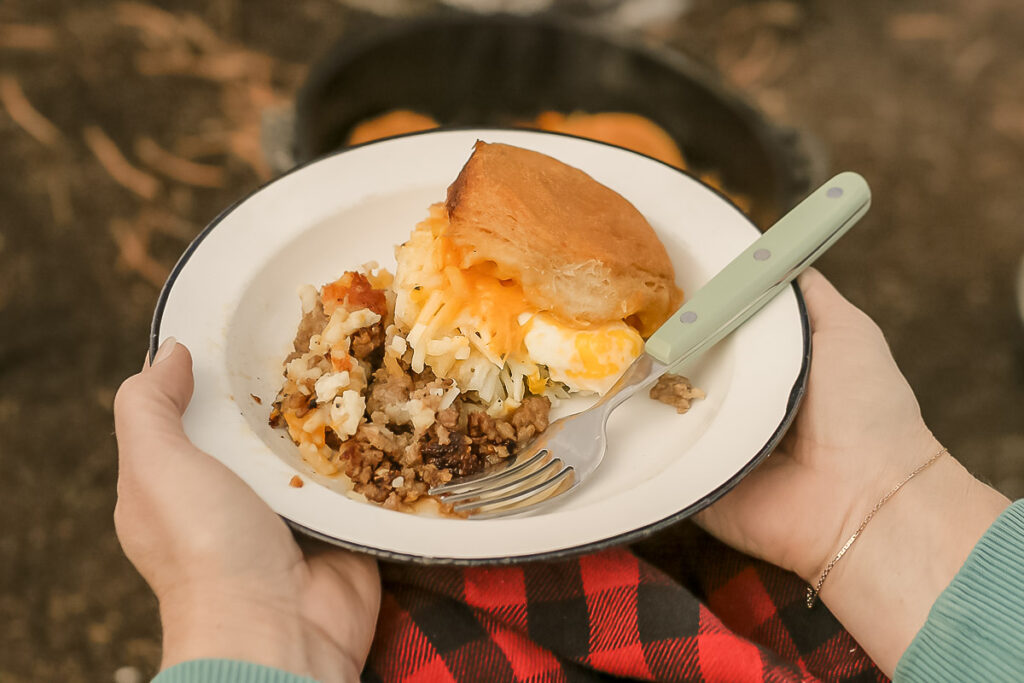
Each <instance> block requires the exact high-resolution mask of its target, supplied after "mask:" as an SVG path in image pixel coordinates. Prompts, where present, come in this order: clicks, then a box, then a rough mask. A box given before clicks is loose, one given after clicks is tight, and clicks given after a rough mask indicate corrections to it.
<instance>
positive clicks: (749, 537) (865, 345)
mask: <svg viewBox="0 0 1024 683" xmlns="http://www.w3.org/2000/svg"><path fill="white" fill-rule="evenodd" d="M800 287H801V289H802V291H803V293H804V298H805V301H806V303H807V310H808V314H809V316H810V320H811V329H812V332H813V346H812V348H813V356H812V360H811V368H810V378H809V380H808V387H807V394H806V396H805V397H804V400H803V404H802V405H801V407H800V411H799V413H798V414H797V417H796V420H795V422H794V424H793V426H792V427H791V428H790V430H789V432H788V433H787V434H786V436H785V438H784V439H783V441H782V443H781V444H780V445H779V447H778V448H776V449H775V451H774V452H773V453H772V455H771V457H769V458H768V459H766V460H765V461H764V462H763V463H762V464H761V465H760V466H759V467H758V468H757V469H756V470H754V471H753V472H752V473H751V474H750V475H749V476H748V477H747V478H746V479H744V480H743V481H742V482H741V483H740V485H738V486H737V487H736V488H735V489H734V490H733V491H730V492H729V494H728V495H727V496H725V497H724V498H723V499H722V500H721V501H720V502H718V503H716V504H715V505H713V506H711V507H710V508H709V509H707V510H705V511H704V512H703V514H701V515H700V517H699V522H700V523H701V524H702V525H703V526H705V527H706V528H707V529H708V530H709V531H711V533H713V534H715V535H716V536H718V537H719V538H721V539H722V540H724V541H725V542H726V543H729V544H730V545H732V546H734V547H736V548H738V549H739V550H742V551H743V552H746V553H748V554H750V555H754V556H755V557H759V558H761V559H764V560H767V561H768V562H771V563H772V564H775V565H778V566H780V567H783V568H785V569H789V570H791V571H794V572H796V573H797V574H799V575H800V576H801V577H803V578H804V579H805V580H807V581H808V582H810V581H811V579H812V577H815V578H816V577H817V574H818V572H820V571H821V568H822V567H823V566H824V563H825V562H826V561H827V559H828V558H829V557H830V556H831V555H832V554H834V552H835V551H836V550H837V549H838V548H839V547H840V546H841V545H842V543H843V541H845V539H846V538H847V537H849V535H850V533H852V531H853V530H854V529H856V525H857V524H859V522H860V520H861V519H862V518H863V517H864V514H865V513H866V512H867V511H868V510H870V509H871V506H872V505H873V504H874V503H875V501H877V500H878V499H879V498H880V497H881V496H882V495H884V493H885V492H886V491H888V490H889V489H891V488H892V486H893V485H894V484H895V483H896V482H897V481H899V480H900V479H902V478H903V477H904V476H906V474H908V473H909V472H911V471H912V470H913V469H914V468H915V467H917V466H918V465H919V464H921V463H922V462H924V461H925V460H927V459H928V457H929V456H931V455H932V454H934V453H935V452H937V451H938V450H939V449H940V448H941V446H940V445H939V444H938V442H937V441H936V440H935V438H934V437H933V436H932V434H931V432H930V431H929V430H928V427H927V426H926V425H925V423H924V420H923V419H922V417H921V410H920V408H919V407H918V403H917V399H916V398H915V397H914V393H913V391H912V390H911V388H910V386H909V385H908V384H907V381H906V380H905V379H904V378H903V375H902V374H901V373H900V371H899V368H897V367H896V363H895V361H894V360H893V358H892V354H891V353H890V352H889V347H888V345H887V344H886V342H885V338H884V337H883V335H882V331H881V330H880V329H879V328H878V326H877V325H875V323H874V322H873V321H872V320H871V319H870V318H868V316H867V315H865V314H864V313H863V312H861V311H860V310H859V309H857V308H856V307H854V306H853V305H852V304H851V303H850V302H848V301H847V300H846V299H844V298H843V297H842V295H840V294H839V292H837V291H836V290H835V288H834V287H833V286H832V284H831V283H830V282H828V280H826V279H825V278H824V276H822V275H821V273H819V272H818V271H816V270H813V269H811V270H808V271H806V272H805V273H804V274H803V275H802V276H801V277H800ZM865 506H866V507H865ZM851 525H852V526H851Z"/></svg>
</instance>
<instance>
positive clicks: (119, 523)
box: [114, 340, 380, 682]
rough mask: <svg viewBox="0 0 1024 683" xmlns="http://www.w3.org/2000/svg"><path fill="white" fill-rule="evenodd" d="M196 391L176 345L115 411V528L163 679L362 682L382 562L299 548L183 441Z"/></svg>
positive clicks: (130, 385)
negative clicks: (136, 578) (151, 619)
mask: <svg viewBox="0 0 1024 683" xmlns="http://www.w3.org/2000/svg"><path fill="white" fill-rule="evenodd" d="M192 388H193V381H192V358H191V355H190V354H189V352H188V350H187V349H186V348H185V347H184V346H182V345H180V344H176V343H175V342H174V341H173V340H168V341H166V342H164V344H163V345H162V346H161V347H160V350H159V351H158V352H157V354H156V358H155V359H154V362H153V364H152V366H150V365H148V364H147V366H146V367H145V368H143V370H142V372H141V373H139V374H137V375H135V376H133V377H130V378H129V379H127V380H126V381H125V382H124V384H122V385H121V388H120V390H119V391H118V393H117V397H116V399H115V401H114V420H115V425H116V431H117V442H118V457H119V471H118V481H117V507H116V509H115V510H114V522H115V526H116V528H117V535H118V538H119V539H120V541H121V545H122V547H123V548H124V552H125V555H127V556H128V559H129V560H131V561H132V563H133V564H134V565H135V567H136V569H138V571H139V573H140V574H141V575H142V577H143V578H144V579H145V580H146V582H147V583H148V584H149V586H150V588H152V590H153V592H154V593H155V594H156V597H157V599H158V600H159V603H160V618H161V622H162V625H163V633H164V636H163V641H164V642H163V646H164V648H163V661H162V664H161V668H167V667H169V666H172V665H174V664H177V663H179V662H183V661H187V660H191V659H199V658H205V657H218V658H226V659H240V660H246V661H251V662H255V663H258V664H263V665H266V666H272V667H277V668H280V669H284V670H287V671H291V672H293V673H296V674H301V675H306V676H311V677H314V678H316V679H317V680H320V681H325V682H326V681H355V680H358V678H359V673H360V671H361V670H362V667H363V664H364V662H365V660H366V656H367V653H368V652H369V649H370V643H371V641H372V639H373V630H374V626H375V623H376V618H377V611H378V608H379V605H380V579H379V577H378V574H377V566H376V563H375V562H374V561H373V560H371V559H370V558H367V557H362V556H359V555H355V554H353V553H350V552H347V551H342V550H337V549H333V548H329V547H326V546H322V545H319V544H315V543H310V544H309V547H306V548H305V551H304V550H303V549H302V548H300V547H299V545H298V543H296V540H295V538H294V537H293V536H292V533H291V531H290V530H289V529H288V527H287V526H286V525H285V523H284V522H283V521H282V520H281V518H280V517H278V516H277V515H276V514H275V513H274V512H273V511H272V510H271V509H270V508H269V507H267V505H266V504H265V503H264V502H263V501H262V500H261V499H260V498H259V497H258V496H257V495H256V494H255V493H254V492H253V491H252V490H251V489H250V488H249V487H248V486H246V485H245V483H244V482H243V481H242V480H241V479H239V478H238V477H237V476H236V475H235V474H234V473H233V472H231V471H230V470H228V469H227V468H226V467H225V466H224V465H222V464H221V463H220V462H218V461H217V460H215V459H213V458H212V457H210V456H209V455H207V454H206V453H203V452H202V451H200V450H199V449H197V448H196V447H195V446H194V445H193V444H192V443H191V442H190V441H189V440H188V437H186V436H185V433H184V431H183V429H182V424H181V416H182V414H183V413H184V411H185V408H186V406H187V405H188V402H189V400H190V399H191V396H192ZM304 547H305V544H304Z"/></svg>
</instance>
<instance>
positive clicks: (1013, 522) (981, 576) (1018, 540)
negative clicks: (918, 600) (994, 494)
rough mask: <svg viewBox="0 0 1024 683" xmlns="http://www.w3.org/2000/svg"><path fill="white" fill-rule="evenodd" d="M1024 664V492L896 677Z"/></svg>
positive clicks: (938, 605) (1009, 675) (969, 676)
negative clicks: (1022, 498) (1023, 498)
mask: <svg viewBox="0 0 1024 683" xmlns="http://www.w3.org/2000/svg"><path fill="white" fill-rule="evenodd" d="M1022 672H1024V500H1019V501H1017V502H1016V503H1014V504H1013V505H1011V506H1010V507H1009V508H1007V509H1006V510H1005V511H1004V512H1003V514H1001V515H1000V516H999V518H998V519H996V521H995V522H994V523H993V524H992V526H991V527H989V528H988V530H987V531H986V532H985V534H984V535H983V536H982V537H981V540H979V541H978V544H977V545H976V546H974V549H973V550H971V554H970V555H968V557H967V561H966V562H964V565H963V567H961V568H960V571H959V572H957V575H956V576H955V577H953V581H952V583H950V584H949V586H948V587H947V588H946V590H945V591H943V592H942V594H941V595H939V599H938V600H936V601H935V604H934V605H932V608H931V611H930V612H929V613H928V620H927V621H926V622H925V624H924V626H923V627H922V628H921V630H920V631H919V632H918V633H917V635H916V636H915V637H914V640H913V641H912V642H911V643H910V647H908V648H907V650H906V652H904V653H903V656H902V657H901V658H900V661H899V663H898V664H897V666H896V673H895V676H894V680H896V681H922V682H927V683H933V682H935V681H966V680H977V681H1010V680H1020V678H1019V677H1020V676H1021V675H1022Z"/></svg>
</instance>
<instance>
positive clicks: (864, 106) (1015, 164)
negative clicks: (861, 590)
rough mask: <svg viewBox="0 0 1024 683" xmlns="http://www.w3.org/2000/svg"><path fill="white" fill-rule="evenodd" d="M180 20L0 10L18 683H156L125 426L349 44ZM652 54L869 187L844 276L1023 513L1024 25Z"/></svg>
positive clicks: (262, 2) (892, 18)
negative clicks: (324, 61)
mask: <svg viewBox="0 0 1024 683" xmlns="http://www.w3.org/2000/svg"><path fill="white" fill-rule="evenodd" d="M157 4H159V6H160V8H161V9H160V10H157V9H156V8H155V6H148V5H141V4H133V3H112V2H106V1H103V0H91V1H90V2H76V1H74V0H5V2H3V3H2V4H0V150H2V152H0V155H2V157H0V472H2V473H3V474H2V475H0V501H2V506H0V510H2V512H0V680H2V681H3V682H4V683H17V682H20V681H57V680H60V681H67V682H69V683H73V682H78V681H110V680H113V678H114V675H115V672H116V671H117V670H118V669H120V668H122V667H134V671H137V672H141V674H142V675H146V676H148V675H150V674H152V673H153V672H154V671H155V667H156V664H157V662H158V657H159V641H158V636H159V632H158V623H157V615H156V605H155V601H154V600H153V598H152V597H151V596H150V594H149V593H148V591H147V589H146V587H145V585H144V584H143V583H142V581H141V579H139V577H138V576H137V575H136V574H135V572H134V570H133V569H132V567H131V566H130V565H129V563H128V562H127V561H126V560H125V559H124V558H123V556H122V555H121V553H120V551H119V548H118V544H117V540H116V538H115V535H114V530H113V524H112V521H111V513H112V510H113V506H114V498H115V480H116V454H115V448H114V439H113V435H112V430H113V427H112V419H111V418H112V416H111V401H112V398H113V395H114V392H115V390H116V388H117V386H118V384H119V382H120V381H121V380H122V379H123V378H124V377H125V376H127V375H128V374H130V373H132V372H134V371H135V370H136V369H137V368H138V367H139V365H140V363H141V362H142V357H143V353H144V349H145V346H146V334H147V328H148V324H149V320H150V315H151V313H152V309H153V305H154V302H155V299H156V295H157V291H158V285H159V284H160V283H161V282H162V281H163V278H164V277H165V275H166V273H167V272H168V269H169V267H170V266H171V265H172V264H173V262H174V260H175V258H176V257H177V255H178V254H179V253H180V252H181V251H182V249H183V248H184V247H185V245H186V244H187V243H188V242H189V240H190V239H191V238H192V236H194V235H195V234H196V233H197V232H198V231H199V230H200V229H201V227H202V226H203V225H204V223H205V222H206V221H208V220H210V219H211V218H212V217H214V216H215V215H216V214H217V213H218V211H219V210H220V209H221V208H223V207H224V206H226V205H228V204H229V203H230V202H232V201H233V200H234V199H236V198H237V197H239V196H241V195H242V194H244V193H245V192H247V191H248V190H249V189H251V188H253V187H254V186H255V185H257V184H258V183H259V182H260V181H261V180H262V179H263V178H265V177H267V175H268V173H269V171H268V169H267V167H266V162H265V161H264V160H263V157H262V154H261V149H260V132H259V126H260V113H261V111H262V110H264V109H266V108H268V107H274V106H277V105H281V104H287V103H288V102H289V101H290V99H291V97H292V96H293V94H294V92H295V89H296V88H297V86H298V85H299V84H300V83H301V80H302V77H303V74H304V72H305V69H304V65H306V64H308V63H309V62H310V60H311V59H313V57H314V55H315V54H317V53H318V52H319V51H320V50H322V49H324V48H325V47H326V46H327V45H328V44H329V43H330V41H331V40H332V39H333V38H334V37H336V36H337V35H338V34H339V33H341V32H342V31H343V30H344V29H345V26H346V22H348V21H350V19H351V12H350V11H348V10H346V9H344V8H343V7H342V6H341V5H340V4H339V3H338V2H335V1H334V0H298V1H296V2H291V3H279V2H272V1H270V0H258V1H257V0H251V1H250V2H245V3H243V2H240V1H239V0H218V1H216V2H199V1H198V0H180V1H175V2H163V3H157ZM649 33H650V36H649V37H650V38H652V39H654V40H659V41H662V42H666V43H669V44H671V45H673V46H675V47H677V48H680V49H683V50H685V51H687V52H689V53H691V54H693V55H695V56H696V57H698V58H699V59H700V60H702V61H703V62H705V63H707V64H709V65H712V66H714V67H716V68H718V69H719V70H720V71H721V72H722V73H723V74H724V75H725V76H724V77H725V78H727V79H728V80H729V81H731V82H732V84H733V85H735V86H736V87H738V88H740V89H742V90H743V91H745V92H746V93H747V94H748V95H749V96H750V97H751V98H752V99H753V100H754V101H756V102H757V103H758V104H759V105H760V106H761V107H762V108H763V110H764V111H765V112H766V113H767V114H768V115H769V116H771V117H772V118H774V119H776V120H778V121H781V122H787V123H790V124H793V125H797V126H800V127H802V128H805V129H807V130H809V131H811V132H813V133H814V134H815V135H816V136H817V137H818V138H819V139H820V141H821V143H822V147H823V149H824V150H826V151H827V153H828V157H829V159H830V168H831V169H834V170H838V169H853V170H857V171H859V172H861V173H862V174H864V175H865V176H866V177H867V178H868V180H869V181H870V183H871V184H872V186H873V188H874V197H875V199H874V207H873V208H872V210H871V213H870V214H869V216H868V217H867V218H866V219H865V220H864V221H863V222H862V224H861V225H859V226H858V227H857V228H856V229H855V230H853V231H852V232H851V233H850V235H849V236H847V237H846V238H845V239H844V241H843V242H842V243H840V245H839V246H838V247H837V248H836V249H835V250H834V251H833V252H831V253H830V254H828V255H827V256H826V257H825V258H824V259H823V260H822V261H821V268H822V270H823V271H824V272H825V273H826V274H827V275H828V276H829V277H831V278H832V279H833V280H834V281H835V282H836V284H837V285H838V286H839V287H840V289H841V290H842V291H843V292H845V293H846V295H847V296H848V297H849V298H850V299H852V300H853V301H854V302H855V303H856V304H858V305H859V306H861V307H862V308H864V309H865V310H866V311H867V312H868V313H870V314H871V315H872V316H873V317H874V318H875V320H877V321H878V323H879V324H880V325H881V327H882V328H883V330H884V331H885V332H886V335H887V336H888V339H889V341H890V343H891V344H892V346H893V350H894V353H895V356H896V359H897V361H898V362H899V364H900V366H901V367H902V368H903V370H904V372H905V373H906V375H907V376H908V378H909V379H910V382H911V384H912V385H913V386H914V387H915V389H916V390H917V392H918V395H919V397H920V400H921V405H922V409H923V411H924V414H925V417H926V419H927V420H928V422H929V424H930V425H931V426H932V428H933V429H934V431H935V432H936V433H937V435H938V436H939V438H940V439H941V440H942V441H943V442H944V443H945V444H947V445H948V446H949V447H950V449H951V451H952V452H953V453H954V454H955V455H956V456H957V457H958V458H959V459H960V460H961V461H962V462H964V463H965V464H966V465H967V466H968V467H969V468H970V469H972V470H973V471H974V472H976V473H978V474H979V475H980V476H983V477H984V478H986V479H988V480H990V481H991V482H993V483H994V484H995V485H996V486H998V487H999V488H1001V489H1002V490H1003V491H1004V492H1006V493H1007V494H1008V495H1010V496H1014V497H1019V496H1022V495H1024V330H1022V325H1021V320H1020V319H1019V317H1018V314H1017V308H1016V303H1015V300H1014V294H1013V288H1014V283H1015V278H1016V268H1017V264H1018V263H1019V261H1020V259H1021V257H1022V255H1024V228H1022V227H1021V219H1022V217H1024V184H1022V180H1021V179H1022V178H1024V89H1022V88H1021V87H1020V85H1021V83H1024V5H1022V4H1021V3H1020V2H1017V1H1016V0H933V1H931V2H928V1H925V0H910V1H908V2H902V3H890V2H885V1H884V0H864V1H863V2H858V3H850V2H842V1H840V0H831V1H827V2H826V1H823V0H822V1H811V0H803V1H793V2H787V1H784V0H772V1H769V2H735V1H733V2H711V0H704V1H703V2H697V3H695V6H694V7H693V9H692V10H691V11H690V12H689V13H688V14H686V15H685V16H684V17H683V18H682V19H680V20H679V21H678V22H677V23H674V24H672V25H667V26H660V27H659V28H658V29H656V30H651V31H649ZM183 160H184V163H182V162H183ZM131 674H132V671H128V670H122V672H121V675H120V678H121V679H122V680H131V679H130V678H127V679H126V678H124V677H125V676H130V675H131Z"/></svg>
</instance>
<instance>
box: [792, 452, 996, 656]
mask: <svg viewBox="0 0 1024 683" xmlns="http://www.w3.org/2000/svg"><path fill="white" fill-rule="evenodd" d="M926 448H927V451H925V453H923V454H921V455H920V456H919V458H918V460H917V462H916V463H915V465H914V466H917V465H919V464H921V463H922V462H924V461H926V460H927V458H928V457H930V456H931V455H933V454H934V453H935V452H937V451H939V450H940V449H941V446H940V445H939V444H938V442H935V441H934V440H933V443H931V444H929V445H927V446H926ZM923 449H924V447H923V448H922V450H923ZM906 474H907V472H904V473H902V474H901V475H899V476H898V477H896V478H895V479H894V480H893V481H892V482H890V483H889V485H888V488H883V489H882V490H881V492H880V493H878V496H877V498H875V499H874V500H872V501H870V502H867V504H866V509H864V510H862V511H861V512H860V513H859V515H860V516H859V518H858V517H854V518H853V519H851V521H850V522H849V523H848V524H847V525H846V528H845V529H844V533H845V534H846V535H845V536H843V537H842V542H845V541H846V539H847V538H849V535H850V534H852V533H853V531H855V530H856V528H857V527H859V526H860V523H861V521H862V520H863V517H864V515H866V514H867V512H868V511H869V510H870V509H871V506H873V505H874V503H875V502H877V499H878V498H880V497H881V496H882V495H884V494H885V493H886V492H888V490H889V489H890V488H891V486H892V485H894V484H895V483H896V482H897V481H899V480H900V479H902V477H905V476H906ZM872 495H874V494H872ZM1007 505H1009V500H1008V499H1006V498H1005V497H1004V496H1002V495H1001V494H999V493H998V492H996V491H994V490H993V489H991V488H989V487H988V486H986V485H984V484H982V483H981V482H980V481H978V480H977V479H975V478H974V477H973V476H971V475H970V474H969V473H968V472H967V471H966V470H965V469H964V468H963V467H962V466H961V465H960V464H959V463H958V462H957V461H956V460H955V459H954V458H953V457H951V456H949V455H943V456H941V457H940V458H939V459H938V460H937V461H936V462H935V463H934V464H932V465H931V466H930V467H928V468H927V469H925V470H924V471H922V472H920V473H919V474H918V475H917V476H916V477H914V478H913V479H911V480H910V481H908V482H907V483H906V485H905V486H904V487H903V488H902V489H901V490H900V491H899V492H898V493H897V494H895V495H894V496H893V497H892V498H891V499H890V500H889V501H888V502H887V503H886V504H885V505H883V506H882V507H881V508H880V509H879V510H878V512H877V513H876V515H875V516H874V518H873V519H872V520H871V522H869V524H868V525H867V526H866V527H865V528H864V530H863V532H862V534H861V536H860V537H858V539H857V541H856V542H855V543H854V544H853V545H852V546H851V547H850V548H849V550H848V551H847V553H846V555H845V556H844V557H843V558H842V560H840V561H839V562H838V563H837V564H836V565H835V567H834V569H833V570H832V572H831V573H830V574H829V576H828V578H827V580H826V581H825V583H824V585H823V586H822V589H821V594H820V597H821V600H822V601H823V602H824V603H825V604H826V605H828V607H829V609H830V610H831V611H832V612H833V613H834V614H835V615H836V617H837V618H838V619H839V620H840V622H842V623H843V625H844V626H845V627H846V628H847V630H849V631H850V633H851V634H852V635H853V636H854V638H856V639H857V640H858V641H859V642H860V644H861V645H862V646H863V647H864V649H865V650H866V651H867V652H868V654H869V655H870V656H871V657H872V659H874V660H875V662H876V663H877V664H878V665H879V666H880V667H881V668H882V669H883V671H885V672H886V673H888V674H889V675H891V674H892V673H893V670H894V669H895V666H896V662H897V661H899V657H900V656H901V655H902V653H903V651H904V650H905V649H906V647H907V646H908V645H909V644H910V641H911V640H912V639H913V637H914V635H915V634H916V633H917V631H918V630H919V629H920V628H921V626H922V625H923V624H924V622H925V620H926V619H927V616H928V611H929V610H930V609H931V606H932V604H933V603H934V602H935V600H936V599H937V598H938V596H939V594H940V593H942V591H943V590H945V588H946V586H948V585H949V583H950V582H951V581H952V579H953V577H954V576H955V575H956V573H957V571H959V569H960V567H961V566H962V565H963V563H964V561H965V560H966V558H967V556H968V555H969V554H970V552H971V550H972V549H973V547H974V546H975V544H976V543H977V541H978V540H979V539H980V538H981V536H982V535H983V534H984V533H985V531H986V530H987V529H988V527H989V526H991V524H992V522H994V521H995V519H996V518H997V517H998V516H999V514H1000V513H1001V512H1002V511H1003V510H1004V509H1005V508H1006V506H1007ZM836 550H838V548H836ZM830 559H831V556H830V557H829V558H826V562H827V561H828V560H830ZM817 578H818V577H817V575H815V576H814V577H813V578H812V581H813V582H815V583H816V582H817ZM812 585H813V584H812ZM883 615H884V616H883ZM880 617H881V618H883V619H884V621H885V626H884V627H880V624H879V618H880Z"/></svg>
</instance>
